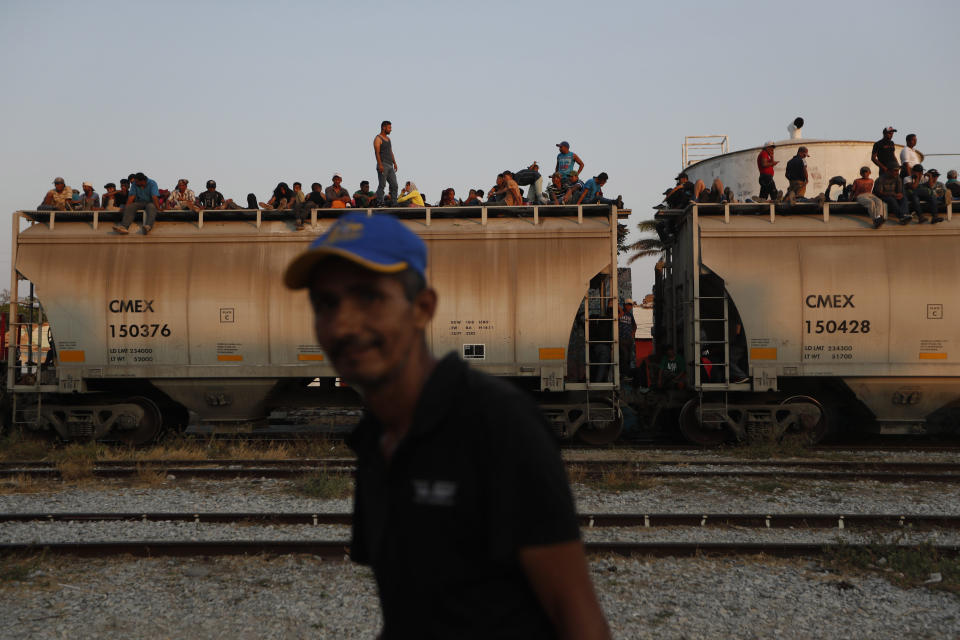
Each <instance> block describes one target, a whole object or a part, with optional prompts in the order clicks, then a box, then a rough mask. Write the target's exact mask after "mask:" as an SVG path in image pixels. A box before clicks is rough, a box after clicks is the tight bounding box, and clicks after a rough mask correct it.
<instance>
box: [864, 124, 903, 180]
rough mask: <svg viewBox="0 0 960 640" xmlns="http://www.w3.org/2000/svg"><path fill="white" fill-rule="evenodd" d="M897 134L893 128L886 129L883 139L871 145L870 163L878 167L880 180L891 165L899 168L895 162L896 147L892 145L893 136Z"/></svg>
mask: <svg viewBox="0 0 960 640" xmlns="http://www.w3.org/2000/svg"><path fill="white" fill-rule="evenodd" d="M896 132H897V130H896V129H894V128H893V127H886V128H884V130H883V137H882V138H880V139H879V140H877V141H876V142H874V143H873V152H872V153H871V154H870V161H871V162H873V164H875V165H877V166H878V167H880V175H879V176H877V179H879V178H881V177H882V176H883V175H884V174H886V173H887V169H888V168H890V167H892V166H893V165H897V166H898V167H899V163H898V162H897V147H896V145H895V144H893V134H895V133H896Z"/></svg>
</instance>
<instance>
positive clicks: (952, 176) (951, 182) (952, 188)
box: [944, 169, 960, 200]
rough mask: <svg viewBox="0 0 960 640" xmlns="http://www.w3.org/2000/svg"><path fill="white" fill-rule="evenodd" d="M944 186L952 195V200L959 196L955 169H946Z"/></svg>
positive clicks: (958, 182)
mask: <svg viewBox="0 0 960 640" xmlns="http://www.w3.org/2000/svg"><path fill="white" fill-rule="evenodd" d="M944 188H945V189H946V190H947V192H948V193H950V195H951V196H953V200H956V199H958V198H960V181H958V180H957V170H956V169H950V171H947V182H946V184H945V185H944Z"/></svg>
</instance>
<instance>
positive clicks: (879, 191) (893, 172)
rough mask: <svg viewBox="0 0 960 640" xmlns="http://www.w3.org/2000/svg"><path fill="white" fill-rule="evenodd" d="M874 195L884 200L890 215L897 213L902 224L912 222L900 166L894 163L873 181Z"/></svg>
mask: <svg viewBox="0 0 960 640" xmlns="http://www.w3.org/2000/svg"><path fill="white" fill-rule="evenodd" d="M873 195H875V196H877V197H878V198H880V199H881V200H883V202H884V204H886V205H887V213H888V215H895V216H897V218H898V219H899V220H900V224H907V223H908V222H910V212H909V211H908V210H907V199H906V198H904V197H903V181H902V180H900V166H899V165H897V164H892V165H890V166H889V167H887V169H886V171H885V172H884V173H882V174H881V175H880V176H878V177H877V179H876V180H875V181H874V183H873Z"/></svg>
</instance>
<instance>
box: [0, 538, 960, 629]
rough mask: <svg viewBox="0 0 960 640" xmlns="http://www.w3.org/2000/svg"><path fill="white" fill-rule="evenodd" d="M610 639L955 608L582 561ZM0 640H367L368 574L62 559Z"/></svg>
mask: <svg viewBox="0 0 960 640" xmlns="http://www.w3.org/2000/svg"><path fill="white" fill-rule="evenodd" d="M590 566H591V572H592V576H593V581H594V584H595V586H596V588H597V591H598V594H599V598H600V601H601V604H602V606H603V608H604V611H605V612H606V615H607V619H608V621H609V623H610V626H611V628H612V631H613V635H614V637H615V638H624V639H626V638H667V639H670V638H733V637H737V638H791V639H793V638H826V637H843V638H869V639H871V640H881V639H886V638H891V639H893V638H897V639H899V638H903V637H910V638H953V637H957V636H958V635H960V599H958V598H957V597H956V596H954V595H951V594H949V593H944V592H939V591H935V590H931V589H926V588H914V589H902V588H899V587H896V586H893V585H891V584H890V583H888V582H886V581H884V580H882V579H880V578H877V577H874V576H862V575H839V574H835V573H828V572H825V571H824V570H822V569H821V568H820V567H818V566H817V565H816V564H815V563H812V562H809V561H803V560H791V561H774V560H770V559H764V560H762V561H761V560H758V559H756V558H741V559H709V558H696V559H694V558H689V559H670V558H663V559H646V558H593V559H592V560H591V564H590ZM0 599H2V601H3V605H4V606H2V607H0V638H11V639H13V638H18V639H21V638H64V637H66V638H92V637H96V638H131V637H133V638H231V639H233V638H240V639H246V638H250V639H254V638H256V639H259V638H307V637H310V638H337V639H346V638H372V637H374V636H375V634H376V633H377V631H378V629H379V628H380V614H379V606H378V603H377V597H376V587H375V584H374V581H373V578H372V576H371V574H370V572H369V570H367V569H366V568H363V567H358V566H355V565H352V564H350V563H343V562H321V561H320V560H318V559H317V558H315V557H312V556H282V557H276V558H267V557H249V558H240V557H238V558H212V559H208V560H204V559H198V560H192V559H167V558H159V559H139V560H106V559H93V560H89V559H87V560H83V561H76V560H73V561H71V560H69V559H48V560H46V561H43V562H41V563H39V564H38V565H37V566H36V567H35V568H33V570H32V572H31V577H28V578H26V579H25V580H24V581H6V582H3V583H0Z"/></svg>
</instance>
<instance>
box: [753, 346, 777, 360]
mask: <svg viewBox="0 0 960 640" xmlns="http://www.w3.org/2000/svg"><path fill="white" fill-rule="evenodd" d="M750 359H751V360H776V359H777V348H776V347H764V348H762V349H760V348H758V349H750Z"/></svg>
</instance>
